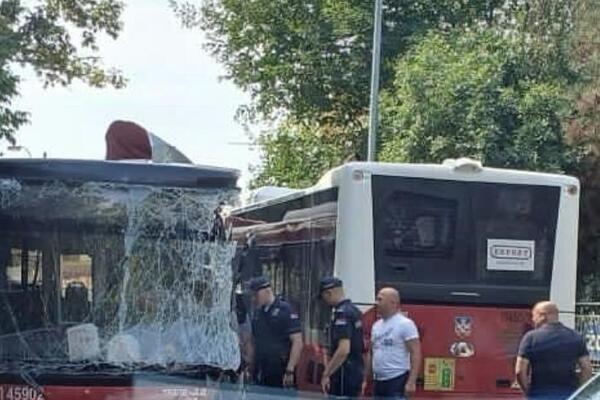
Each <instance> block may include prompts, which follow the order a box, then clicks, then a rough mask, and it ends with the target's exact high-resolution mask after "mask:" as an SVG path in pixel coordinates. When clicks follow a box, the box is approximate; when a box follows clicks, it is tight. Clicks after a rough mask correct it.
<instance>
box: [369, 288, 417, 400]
mask: <svg viewBox="0 0 600 400" xmlns="http://www.w3.org/2000/svg"><path fill="white" fill-rule="evenodd" d="M377 312H378V313H379V315H380V316H381V319H379V320H377V321H376V322H375V324H373V327H372V329H371V351H370V352H369V357H368V358H367V360H368V361H367V368H366V373H365V381H364V382H363V394H364V391H365V388H366V385H367V380H368V378H371V377H372V378H373V384H374V387H373V388H374V394H375V398H390V399H403V398H404V396H405V393H406V394H413V393H414V392H415V390H416V384H417V378H418V376H419V369H420V367H421V344H420V342H419V331H418V330H417V327H416V325H415V323H414V322H413V321H412V320H411V319H409V318H407V317H405V316H404V315H402V313H401V311H400V294H399V293H398V291H397V290H396V289H394V288H383V289H381V290H380V291H379V293H377Z"/></svg>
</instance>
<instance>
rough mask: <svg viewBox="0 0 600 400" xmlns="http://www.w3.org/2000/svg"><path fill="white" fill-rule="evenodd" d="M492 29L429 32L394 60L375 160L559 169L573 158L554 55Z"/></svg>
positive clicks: (563, 80) (565, 99)
mask: <svg viewBox="0 0 600 400" xmlns="http://www.w3.org/2000/svg"><path fill="white" fill-rule="evenodd" d="M529 55H530V52H529V51H528V49H527V45H526V44H525V43H522V42H521V41H520V40H518V39H516V38H512V37H510V36H509V37H505V36H502V35H501V34H499V33H496V32H494V31H487V30H483V31H480V32H468V31H466V32H465V31H464V30H458V31H456V32H451V33H449V34H440V33H432V34H430V35H428V36H427V37H425V38H424V39H423V40H422V41H421V42H419V44H418V45H416V46H415V47H414V48H413V49H412V50H411V51H410V53H409V54H407V55H406V56H405V57H403V58H402V59H401V60H400V61H399V62H398V64H397V66H396V78H395V81H394V84H393V86H392V88H391V89H390V90H388V91H386V93H385V94H384V96H383V104H382V111H381V112H382V139H383V140H382V142H383V144H382V146H381V159H382V160H386V161H403V162H441V161H442V160H443V159H445V158H448V157H461V156H469V157H474V158H477V159H480V160H482V161H483V162H484V164H485V165H489V166H497V167H512V168H522V169H530V170H541V171H564V169H565V168H566V167H567V166H568V165H569V164H570V162H572V161H573V157H572V156H573V155H574V154H573V151H571V149H570V148H569V146H568V145H567V143H566V141H565V138H564V134H563V127H562V120H563V115H564V114H565V113H567V112H568V111H569V102H568V97H567V95H566V91H565V89H564V87H565V84H566V83H567V82H568V80H567V79H566V78H565V76H562V75H555V74H552V73H550V72H549V71H548V70H550V71H552V70H554V69H555V68H554V65H555V63H554V62H550V63H544V64H541V63H537V62H532V59H531V58H530V57H529Z"/></svg>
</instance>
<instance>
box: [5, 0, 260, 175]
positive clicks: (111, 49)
mask: <svg viewBox="0 0 600 400" xmlns="http://www.w3.org/2000/svg"><path fill="white" fill-rule="evenodd" d="M126 4H127V7H126V9H125V12H124V15H123V18H122V19H123V22H124V27H123V30H122V32H121V34H120V36H119V38H118V39H117V40H116V41H113V40H112V39H108V38H107V39H103V40H102V41H101V52H100V55H101V57H102V58H103V60H104V63H105V64H106V65H107V66H114V67H117V68H119V69H120V70H121V71H122V72H123V74H124V75H125V77H126V78H127V79H128V84H127V87H126V88H124V89H120V90H116V89H92V88H88V87H86V86H85V85H83V84H81V83H75V84H73V85H72V86H70V87H67V88H61V87H55V88H49V89H44V88H43V86H42V83H41V81H40V80H39V79H38V78H37V77H35V75H33V74H32V73H27V72H25V75H24V76H23V81H22V82H21V85H20V93H21V96H20V98H19V99H18V101H16V102H15V106H16V107H17V108H19V109H21V110H24V111H28V112H30V113H31V123H30V124H28V125H26V126H24V127H22V128H21V129H20V131H19V133H18V135H17V140H18V144H19V145H22V146H24V147H26V148H27V149H28V150H29V151H30V152H31V153H32V155H33V157H41V156H42V154H43V153H44V152H46V153H47V154H48V157H53V158H78V159H103V158H104V156H105V141H104V135H105V133H106V129H107V128H108V125H109V124H110V122H112V121H114V120H116V119H126V120H131V121H135V122H137V123H139V124H140V125H142V126H144V127H145V128H146V129H147V130H148V131H150V132H153V133H155V134H157V135H159V136H160V137H162V138H163V139H164V140H166V141H167V142H169V143H171V144H172V145H174V146H176V147H177V148H178V149H180V150H181V151H182V152H183V153H184V154H186V155H187V156H188V157H189V158H190V159H191V160H192V161H193V162H194V163H197V164H203V165H215V166H222V167H230V168H236V169H239V170H240V171H241V172H242V179H241V181H240V184H241V186H244V185H245V184H246V183H247V181H248V179H249V172H248V166H249V165H250V164H255V163H256V162H258V151H257V150H256V149H254V148H251V147H249V146H247V145H243V143H247V142H248V141H249V139H248V137H247V135H246V133H245V132H244V129H243V127H242V126H241V125H240V124H238V123H237V122H235V121H234V115H235V111H236V109H237V107H238V106H239V105H242V104H245V103H247V102H248V100H249V97H248V96H247V95H246V94H245V93H243V92H242V91H241V90H239V89H238V88H237V87H236V86H235V85H233V84H232V83H231V82H229V81H225V80H221V79H219V77H221V76H223V74H224V73H225V71H224V69H223V68H222V67H221V66H220V65H219V64H218V63H217V62H216V61H215V60H214V59H213V58H212V56H210V55H209V54H208V53H207V52H206V51H205V50H204V49H203V48H202V43H203V35H202V32H201V31H199V30H189V29H185V28H182V27H181V25H180V23H179V21H178V20H177V18H176V16H175V15H174V14H173V12H172V10H171V9H170V8H169V6H168V1H167V0H128V1H126ZM240 143H242V144H240ZM3 147H5V144H4V146H2V145H0V151H2V150H4V148H3ZM16 153H17V152H15V151H12V152H7V154H12V156H16V155H18V154H16ZM22 155H24V156H26V154H22Z"/></svg>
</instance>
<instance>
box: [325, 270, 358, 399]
mask: <svg viewBox="0 0 600 400" xmlns="http://www.w3.org/2000/svg"><path fill="white" fill-rule="evenodd" d="M319 294H320V297H321V299H322V300H323V301H324V302H325V303H326V304H327V305H329V306H331V307H333V310H332V317H331V325H330V327H329V359H328V361H327V363H326V365H325V370H324V371H323V374H322V377H321V388H322V390H323V392H324V393H329V394H331V395H334V396H344V397H356V396H359V395H360V391H361V384H362V380H363V371H364V362H363V348H364V343H363V330H362V322H361V315H362V314H361V312H360V310H359V309H358V308H357V307H356V306H355V305H354V304H353V303H352V301H351V300H349V299H346V298H345V296H344V289H343V284H342V281H341V280H340V279H338V278H335V277H325V278H323V279H321V282H320V286H319Z"/></svg>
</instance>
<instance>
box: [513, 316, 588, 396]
mask: <svg viewBox="0 0 600 400" xmlns="http://www.w3.org/2000/svg"><path fill="white" fill-rule="evenodd" d="M586 355H588V350H587V348H586V346H585V341H584V340H583V338H582V337H581V336H580V335H579V334H578V333H577V332H575V331H574V330H572V329H569V328H567V327H566V326H564V325H563V324H561V323H559V322H553V323H546V324H544V325H542V326H541V327H540V328H537V329H534V330H532V331H529V332H527V333H526V334H525V336H523V339H521V344H520V346H519V356H520V357H523V358H526V359H528V360H529V363H530V364H531V388H530V391H529V394H537V393H546V392H553V391H557V390H558V391H567V392H571V391H574V390H575V389H576V388H577V386H579V383H578V379H577V374H576V373H575V367H576V364H577V361H578V360H579V358H580V357H583V356H586Z"/></svg>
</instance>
